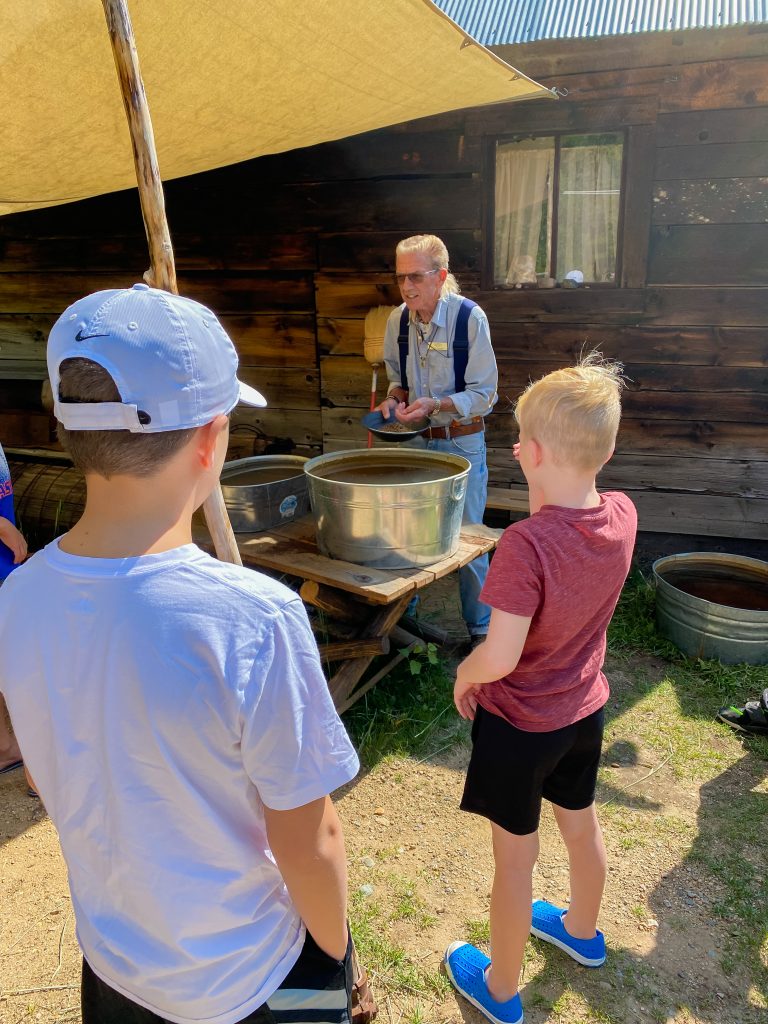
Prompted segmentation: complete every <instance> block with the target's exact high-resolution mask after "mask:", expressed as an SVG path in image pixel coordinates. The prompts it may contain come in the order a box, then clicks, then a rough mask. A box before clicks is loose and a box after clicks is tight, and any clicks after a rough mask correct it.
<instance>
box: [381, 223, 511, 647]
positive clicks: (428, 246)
mask: <svg viewBox="0 0 768 1024" xmlns="http://www.w3.org/2000/svg"><path fill="white" fill-rule="evenodd" d="M395 258H396V274H395V276H396V278H397V283H398V285H399V286H400V294H401V295H402V297H403V304H402V305H401V306H400V307H399V308H398V309H396V310H394V311H393V312H392V315H391V316H390V318H389V321H388V323H387V330H386V334H385V336H384V363H385V366H386V369H387V377H388V378H389V389H388V391H387V397H386V398H385V400H384V401H383V402H382V403H381V405H380V406H379V408H380V409H381V412H382V415H383V416H385V417H386V418H389V417H390V416H392V415H394V416H395V417H396V419H398V420H399V421H400V422H401V423H405V424H411V425H414V424H415V425H418V426H421V425H422V423H423V422H424V421H425V420H427V419H429V421H430V427H429V429H428V430H427V431H426V432H425V433H424V434H422V435H421V436H420V437H418V438H416V439H414V441H412V442H410V443H411V444H413V445H417V446H419V447H423V448H427V449H430V450H432V451H443V452H452V453H454V454H455V455H462V456H463V457H464V458H465V459H468V460H469V462H470V465H471V469H470V472H469V481H468V486H467V496H466V502H465V505H464V520H465V522H470V523H481V522H482V521H483V512H484V510H485V500H486V490H487V486H488V467H487V465H486V460H485V417H486V416H487V415H488V413H489V412H490V411H491V409H492V408H493V406H494V403H495V402H496V398H497V394H496V386H497V383H498V373H497V370H496V359H495V357H494V354H493V348H492V347H491V335H490V331H489V328H488V319H487V317H486V315H485V313H483V311H482V309H480V307H479V306H477V305H476V304H475V303H474V302H471V301H470V300H469V299H464V298H462V296H461V295H460V294H459V286H458V284H457V282H456V278H455V277H454V276H453V274H451V273H449V271H448V250H447V249H446V247H445V244H444V243H443V242H442V241H441V240H440V239H439V238H437V237H436V236H435V235H414V236H413V237H411V238H405V239H403V241H402V242H400V243H399V244H398V246H397V249H396V251H395ZM487 571H488V556H487V555H483V556H481V557H480V558H476V559H475V560H474V561H473V562H470V564H469V565H466V566H464V568H462V569H460V570H459V589H460V593H461V609H462V615H463V617H464V621H465V622H466V624H467V630H468V631H469V636H470V644H471V646H472V647H474V646H475V645H476V644H477V643H479V642H481V641H482V640H483V639H484V638H485V636H486V634H487V633H488V622H489V619H490V608H489V607H488V606H487V605H485V604H483V603H482V602H481V601H480V591H481V589H482V586H483V583H484V582H485V576H486V573H487Z"/></svg>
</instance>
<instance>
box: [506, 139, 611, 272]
mask: <svg viewBox="0 0 768 1024" xmlns="http://www.w3.org/2000/svg"><path fill="white" fill-rule="evenodd" d="M623 153H624V138H623V135H622V134H621V133H619V132H608V133H605V132H603V133H600V134H589V135H549V136H541V137H532V136H527V137H525V138H519V137H517V138H512V139H504V140H501V139H500V140H499V141H498V142H497V143H496V195H495V207H494V216H495V224H494V228H495V236H494V269H493V280H494V284H495V285H497V286H500V287H505V286H506V287H510V286H514V285H515V284H522V283H533V282H534V281H537V280H541V279H542V278H547V277H553V278H555V279H556V280H557V281H563V280H564V279H565V278H566V276H567V275H568V274H569V273H570V272H571V271H579V272H580V273H581V275H583V276H582V278H581V280H583V281H584V282H585V283H596V282H603V283H615V282H616V280H617V267H616V254H617V243H618V234H619V212H620V201H621V171H622V159H623ZM577 279H578V275H577Z"/></svg>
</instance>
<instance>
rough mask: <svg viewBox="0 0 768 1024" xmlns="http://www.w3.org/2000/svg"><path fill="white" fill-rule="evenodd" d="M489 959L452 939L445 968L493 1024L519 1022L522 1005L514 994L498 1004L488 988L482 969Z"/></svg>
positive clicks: (456, 987)
mask: <svg viewBox="0 0 768 1024" xmlns="http://www.w3.org/2000/svg"><path fill="white" fill-rule="evenodd" d="M490 963H491V961H490V960H489V959H488V957H487V956H486V955H485V953H481V952H480V950H479V949H478V948H477V947H476V946H471V945H470V944H469V943H468V942H452V943H451V944H450V946H449V947H448V949H446V951H445V969H446V970H447V971H448V977H449V978H450V979H451V982H452V984H453V987H454V988H455V989H456V991H457V992H460V993H461V995H463V996H464V998H465V999H466V1000H468V1001H469V1002H470V1003H472V1005H473V1006H476V1007H477V1008H478V1010H480V1012H481V1013H484V1014H485V1016H486V1017H487V1018H488V1020H490V1021H493V1024H522V1021H523V1005H522V1003H521V1002H520V996H519V995H518V994H515V995H513V996H512V998H511V999H507V1001H506V1002H504V1003H497V1002H496V1000H495V999H494V998H493V996H492V995H491V993H490V992H489V991H488V985H487V984H486V981H485V972H486V970H487V969H488V967H489V966H490Z"/></svg>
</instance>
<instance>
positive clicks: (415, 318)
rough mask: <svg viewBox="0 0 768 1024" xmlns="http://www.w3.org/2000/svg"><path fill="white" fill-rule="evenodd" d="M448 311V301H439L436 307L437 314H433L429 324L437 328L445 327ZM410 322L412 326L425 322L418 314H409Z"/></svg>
mask: <svg viewBox="0 0 768 1024" xmlns="http://www.w3.org/2000/svg"><path fill="white" fill-rule="evenodd" d="M447 309H448V301H447V300H446V299H438V300H437V305H436V306H435V312H434V313H433V314H432V319H431V320H430V321H429V322H430V323H431V324H434V325H435V327H445V315H446V310H447ZM409 320H410V322H411V323H412V324H416V323H421V322H423V321H421V318H420V317H419V315H418V314H417V313H411V314H409Z"/></svg>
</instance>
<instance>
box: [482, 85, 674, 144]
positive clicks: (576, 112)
mask: <svg viewBox="0 0 768 1024" xmlns="http://www.w3.org/2000/svg"><path fill="white" fill-rule="evenodd" d="M657 107H658V102H657V99H656V97H655V96H654V95H649V96H641V97H634V96H633V97H629V96H623V95H621V92H620V91H617V92H616V94H615V95H613V96H610V97H605V98H601V99H596V100H591V101H588V102H583V101H582V100H581V99H579V100H577V101H576V102H573V101H571V100H569V99H560V100H558V101H557V102H556V103H553V102H552V100H551V99H549V98H547V97H542V98H541V99H535V100H526V102H525V103H520V102H516V103H494V104H489V105H488V106H485V107H474V108H472V110H471V111H468V112H467V129H466V130H467V135H468V136H470V137H471V136H472V135H478V136H484V135H515V134H518V133H521V132H537V133H540V132H590V131H615V130H616V128H617V127H624V126H625V125H643V124H652V123H653V122H654V121H655V120H656V112H657Z"/></svg>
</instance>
